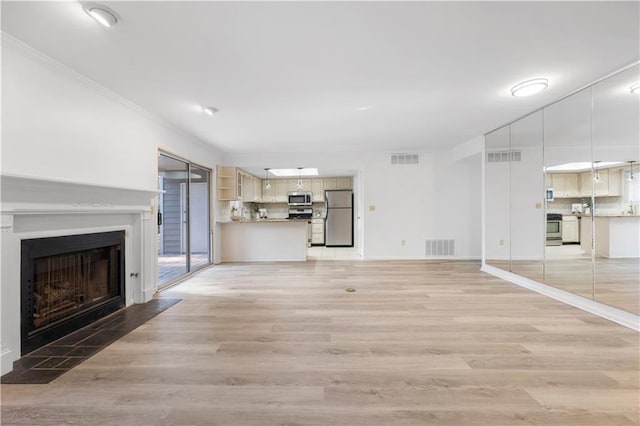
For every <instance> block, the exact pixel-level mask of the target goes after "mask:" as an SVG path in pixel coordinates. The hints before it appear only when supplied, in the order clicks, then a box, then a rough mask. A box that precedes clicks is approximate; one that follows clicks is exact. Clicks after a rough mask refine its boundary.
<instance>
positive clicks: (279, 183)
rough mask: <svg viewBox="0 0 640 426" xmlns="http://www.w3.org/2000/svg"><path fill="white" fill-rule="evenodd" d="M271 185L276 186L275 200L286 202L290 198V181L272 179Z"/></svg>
mask: <svg viewBox="0 0 640 426" xmlns="http://www.w3.org/2000/svg"><path fill="white" fill-rule="evenodd" d="M271 185H272V186H275V188H276V191H275V202H276V203H286V202H287V201H288V200H289V199H288V197H287V194H288V193H289V181H288V180H287V179H277V180H273V181H271Z"/></svg>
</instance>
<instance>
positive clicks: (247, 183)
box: [242, 173, 253, 202]
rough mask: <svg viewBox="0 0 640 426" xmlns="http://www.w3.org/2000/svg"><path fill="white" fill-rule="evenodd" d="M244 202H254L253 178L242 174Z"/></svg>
mask: <svg viewBox="0 0 640 426" xmlns="http://www.w3.org/2000/svg"><path fill="white" fill-rule="evenodd" d="M242 190H243V194H242V201H246V202H252V201H253V176H252V175H249V174H246V173H242Z"/></svg>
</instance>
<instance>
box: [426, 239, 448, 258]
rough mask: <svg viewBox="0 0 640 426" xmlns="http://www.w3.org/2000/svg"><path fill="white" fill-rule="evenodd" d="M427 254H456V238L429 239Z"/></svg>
mask: <svg viewBox="0 0 640 426" xmlns="http://www.w3.org/2000/svg"><path fill="white" fill-rule="evenodd" d="M425 254H426V255H427V256H454V255H455V254H456V244H455V240H427V245H426V251H425Z"/></svg>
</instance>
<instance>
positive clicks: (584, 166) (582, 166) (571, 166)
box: [546, 161, 623, 172]
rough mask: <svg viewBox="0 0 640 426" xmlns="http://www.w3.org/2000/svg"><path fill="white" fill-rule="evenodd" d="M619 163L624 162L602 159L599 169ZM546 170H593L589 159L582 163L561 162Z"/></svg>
mask: <svg viewBox="0 0 640 426" xmlns="http://www.w3.org/2000/svg"><path fill="white" fill-rule="evenodd" d="M619 164H623V163H622V162H620V161H600V162H599V163H598V169H602V168H605V167H610V166H617V165H619ZM546 170H547V171H548V172H578V171H580V172H583V171H587V170H591V163H590V162H588V161H583V162H580V163H565V164H559V165H557V166H551V167H547V168H546Z"/></svg>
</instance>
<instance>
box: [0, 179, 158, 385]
mask: <svg viewBox="0 0 640 426" xmlns="http://www.w3.org/2000/svg"><path fill="white" fill-rule="evenodd" d="M0 188H1V192H0V196H1V201H2V202H1V204H0V219H1V221H0V236H1V238H2V244H1V246H0V247H1V251H0V259H1V262H2V265H1V266H2V268H1V279H2V281H1V284H2V285H1V292H0V307H1V311H0V312H1V320H2V322H1V329H0V332H1V334H0V336H1V341H0V360H1V374H6V373H7V372H9V371H11V370H12V368H13V362H14V361H15V360H17V359H18V358H20V353H21V347H20V345H21V336H20V248H21V242H22V240H24V239H31V238H46V237H56V236H63V235H77V234H89V233H96V232H108V231H114V230H124V231H125V301H126V304H127V305H131V304H133V303H144V302H147V301H149V300H150V299H151V298H152V297H153V294H154V293H155V292H156V290H157V280H156V277H157V271H156V269H157V264H156V252H157V248H156V244H157V242H156V226H155V220H154V219H155V215H154V210H155V207H154V198H155V197H156V196H157V195H158V193H159V191H157V190H155V189H144V188H142V189H141V188H126V187H116V186H108V185H100V184H92V183H83V182H75V181H70V180H65V179H55V178H43V177H35V176H19V175H7V174H3V175H0Z"/></svg>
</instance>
